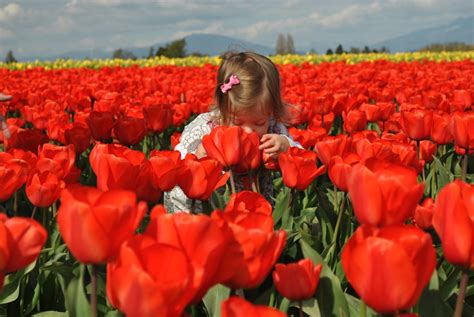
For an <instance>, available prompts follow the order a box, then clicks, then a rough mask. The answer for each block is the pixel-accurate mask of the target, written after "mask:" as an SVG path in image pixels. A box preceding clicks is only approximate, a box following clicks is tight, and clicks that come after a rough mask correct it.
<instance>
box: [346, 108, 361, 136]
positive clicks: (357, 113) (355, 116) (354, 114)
mask: <svg viewBox="0 0 474 317" xmlns="http://www.w3.org/2000/svg"><path fill="white" fill-rule="evenodd" d="M342 116H343V118H344V130H345V131H347V133H349V134H354V133H356V132H358V131H362V130H365V127H366V126H367V117H366V116H365V112H363V111H361V110H358V109H354V110H351V111H349V112H348V113H345V112H343V114H342Z"/></svg>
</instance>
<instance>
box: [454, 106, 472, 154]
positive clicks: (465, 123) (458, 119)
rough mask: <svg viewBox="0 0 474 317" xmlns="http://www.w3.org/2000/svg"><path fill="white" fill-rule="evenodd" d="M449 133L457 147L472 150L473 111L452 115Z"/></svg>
mask: <svg viewBox="0 0 474 317" xmlns="http://www.w3.org/2000/svg"><path fill="white" fill-rule="evenodd" d="M450 131H451V134H452V135H453V137H454V143H455V144H456V145H457V146H459V147H462V148H464V149H467V150H472V149H474V111H470V112H456V113H453V114H452V117H451V123H450Z"/></svg>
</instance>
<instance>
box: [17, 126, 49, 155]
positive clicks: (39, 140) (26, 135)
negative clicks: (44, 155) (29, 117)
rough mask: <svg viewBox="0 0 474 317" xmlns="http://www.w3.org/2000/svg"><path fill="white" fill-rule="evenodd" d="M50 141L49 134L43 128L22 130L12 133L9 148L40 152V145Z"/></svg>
mask: <svg viewBox="0 0 474 317" xmlns="http://www.w3.org/2000/svg"><path fill="white" fill-rule="evenodd" d="M48 141H49V138H48V136H47V135H46V134H44V133H43V132H42V131H41V130H36V129H34V130H22V131H18V133H13V134H12V136H11V139H10V140H9V148H16V149H22V150H25V151H30V152H33V153H38V147H39V146H40V145H42V144H44V143H48Z"/></svg>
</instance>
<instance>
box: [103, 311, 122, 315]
mask: <svg viewBox="0 0 474 317" xmlns="http://www.w3.org/2000/svg"><path fill="white" fill-rule="evenodd" d="M122 316H123V314H122V313H121V312H119V311H118V310H111V311H109V312H107V314H105V317H122Z"/></svg>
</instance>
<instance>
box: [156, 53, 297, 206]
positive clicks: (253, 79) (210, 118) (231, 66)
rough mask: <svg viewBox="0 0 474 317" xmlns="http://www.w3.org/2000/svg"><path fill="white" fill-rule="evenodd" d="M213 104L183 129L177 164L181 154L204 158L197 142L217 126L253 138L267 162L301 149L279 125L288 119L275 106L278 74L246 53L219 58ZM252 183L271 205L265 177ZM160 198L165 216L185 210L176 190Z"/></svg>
mask: <svg viewBox="0 0 474 317" xmlns="http://www.w3.org/2000/svg"><path fill="white" fill-rule="evenodd" d="M214 99H215V106H214V109H213V110H212V111H210V112H207V113H203V114H200V115H198V116H197V117H196V118H195V119H194V120H193V121H192V122H191V123H189V124H188V125H187V126H186V127H185V128H184V131H183V133H182V135H181V140H180V143H179V144H178V145H176V148H175V150H178V151H179V152H181V157H182V158H184V157H185V156H186V154H187V153H194V154H195V155H196V156H197V157H198V158H201V157H203V156H206V152H205V150H204V147H203V146H202V144H201V141H202V138H203V137H204V136H205V135H206V134H209V133H210V132H211V130H212V129H213V128H214V127H216V126H218V125H228V126H233V125H237V126H240V127H242V129H243V130H244V131H247V132H252V131H254V132H256V133H257V134H258V135H259V136H260V149H261V150H263V151H264V152H265V153H266V154H268V155H270V156H274V157H277V156H278V154H279V153H281V152H286V151H287V150H288V148H289V147H290V146H298V147H301V145H300V144H299V143H297V142H295V141H293V140H292V139H291V137H290V136H289V134H288V130H287V128H286V126H285V125H284V124H283V123H282V122H285V118H288V114H287V111H286V107H287V106H288V105H287V104H285V103H284V102H283V101H282V100H281V94H280V76H279V74H278V70H277V68H276V67H275V65H274V64H273V62H272V61H271V60H270V59H268V58H267V57H265V56H262V55H260V54H257V53H252V52H243V53H235V52H229V53H226V54H225V55H224V56H222V62H221V65H220V67H219V70H218V71H217V86H216V89H215V94H214ZM235 182H236V189H237V191H240V190H242V189H243V188H244V185H243V179H242V175H241V177H239V176H237V177H235ZM258 183H259V184H260V190H261V192H262V194H263V195H264V196H265V198H267V199H268V200H269V201H270V202H271V203H273V201H272V200H271V197H272V196H273V183H272V179H271V174H270V172H269V171H266V170H264V171H262V172H260V173H259V180H258ZM164 198H165V199H164V201H165V206H166V209H167V210H168V211H169V212H175V211H186V210H189V209H190V207H191V200H190V199H188V198H187V197H186V195H185V194H184V193H183V191H182V190H181V189H180V188H179V187H178V186H176V187H175V188H174V189H173V190H172V191H170V192H169V193H165V197H164ZM196 207H198V206H196Z"/></svg>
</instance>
